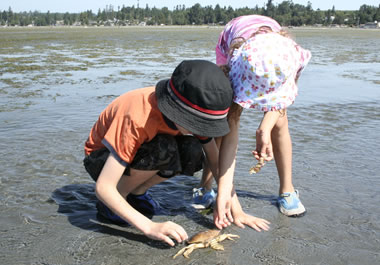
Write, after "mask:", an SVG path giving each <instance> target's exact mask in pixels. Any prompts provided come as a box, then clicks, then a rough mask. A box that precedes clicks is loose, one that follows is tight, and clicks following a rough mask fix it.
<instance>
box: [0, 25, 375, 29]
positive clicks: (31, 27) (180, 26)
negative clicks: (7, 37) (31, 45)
mask: <svg viewBox="0 0 380 265" xmlns="http://www.w3.org/2000/svg"><path fill="white" fill-rule="evenodd" d="M17 28H20V29H48V28H51V29H54V28H62V29H87V28H88V29H96V28H99V29H127V28H141V29H144V28H146V29H154V28H157V29H165V28H173V29H176V28H189V29H191V28H205V29H206V28H215V29H223V28H224V25H220V26H219V25H149V26H148V25H147V26H139V25H131V26H65V25H57V26H0V30H1V29H17ZM283 28H284V29H287V30H297V29H360V30H362V29H365V30H380V28H367V27H361V26H359V27H349V26H339V25H335V26H310V25H307V26H289V27H287V26H283Z"/></svg>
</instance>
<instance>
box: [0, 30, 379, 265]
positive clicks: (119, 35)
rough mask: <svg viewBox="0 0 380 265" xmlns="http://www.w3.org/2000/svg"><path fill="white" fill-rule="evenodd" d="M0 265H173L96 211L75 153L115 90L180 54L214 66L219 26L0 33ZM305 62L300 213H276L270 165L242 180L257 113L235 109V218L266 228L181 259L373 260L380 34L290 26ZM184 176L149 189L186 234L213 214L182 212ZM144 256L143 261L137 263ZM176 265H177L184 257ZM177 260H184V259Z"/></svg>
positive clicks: (154, 74) (143, 80) (295, 121)
mask: <svg viewBox="0 0 380 265" xmlns="http://www.w3.org/2000/svg"><path fill="white" fill-rule="evenodd" d="M0 31H1V33H0V36H1V37H0V60H1V62H2V63H1V64H0V124H1V126H0V147H1V148H0V163H1V169H2V170H1V174H0V194H1V195H0V210H1V213H2V215H1V219H0V224H1V229H0V232H1V238H2V239H1V241H0V245H1V250H0V263H1V264H75V263H77V264H78V263H79V264H91V263H96V264H101V263H104V264H120V263H122V264H145V263H146V262H147V260H149V261H148V262H149V263H151V264H156V263H161V264H172V263H171V258H170V257H171V256H172V255H173V254H174V253H176V252H177V248H178V249H179V248H180V247H181V246H177V248H176V249H173V248H169V247H167V246H165V245H163V244H162V243H159V242H157V241H153V240H149V239H147V238H146V237H145V236H143V235H142V234H141V233H139V232H138V231H137V230H135V229H133V228H131V227H118V226H115V225H111V224H107V223H106V222H104V220H100V219H98V218H97V215H96V208H95V203H96V196H95V194H94V184H93V183H92V181H91V179H90V177H89V176H88V175H87V173H86V172H85V170H84V168H83V166H82V159H83V144H84V142H85V140H86V138H87V136H88V133H89V130H90V128H91V126H92V125H93V123H94V122H95V120H96V119H97V117H98V115H99V113H100V112H101V111H102V110H103V109H104V108H105V107H106V106H107V105H108V104H109V103H110V102H111V101H112V100H113V99H114V98H115V97H117V96H118V95H120V94H122V93H124V92H126V91H128V90H131V89H134V88H138V87H143V86H148V85H154V84H155V83H156V82H157V81H158V80H161V79H164V78H168V77H169V76H170V74H171V72H172V70H173V69H174V67H175V66H176V65H177V64H178V63H179V62H180V61H181V60H183V59H190V58H191V59H194V58H203V59H209V60H211V61H214V50H213V49H214V47H215V43H216V40H217V38H218V34H219V32H220V31H221V28H199V27H194V28H192V27H186V28H166V27H159V28H150V27H146V28H87V29H85V28H53V29H49V28H43V29H42V28H38V29H26V28H16V29H1V30H0ZM292 31H293V33H294V35H295V36H296V37H297V41H298V42H299V43H300V44H301V45H302V46H303V47H305V48H308V49H310V50H311V51H312V53H313V58H312V61H311V63H310V65H309V66H308V67H307V68H306V70H305V72H304V73H303V75H302V77H301V79H300V82H299V86H300V94H299V96H298V97H297V100H296V103H295V104H294V106H292V107H290V108H289V120H290V130H291V134H292V140H293V150H294V158H293V161H294V163H293V167H294V170H293V171H294V183H295V185H296V187H297V188H298V189H299V190H300V193H301V197H302V200H303V202H304V204H305V206H306V208H307V210H308V214H307V215H306V216H305V217H303V218H299V219H292V218H287V217H284V216H282V215H281V214H280V213H279V212H278V210H277V208H276V207H275V199H276V195H277V189H278V179H277V173H276V168H275V166H274V162H270V163H268V164H267V165H266V166H265V167H264V168H263V169H262V171H261V172H260V173H259V174H257V175H255V176H251V175H249V173H248V170H249V168H250V167H251V166H252V165H253V163H254V161H253V158H252V156H251V150H252V149H253V147H254V145H255V139H254V132H255V129H256V128H257V126H258V123H259V121H260V118H261V114H260V113H257V112H254V111H244V112H243V116H242V121H241V131H240V144H239V151H238V157H237V158H238V159H237V167H236V174H235V185H236V189H237V193H238V195H239V198H240V201H241V203H242V206H243V208H244V210H245V211H247V212H248V213H250V214H253V215H255V216H259V217H263V218H266V219H268V220H269V221H271V223H272V225H271V227H272V229H271V231H269V232H265V233H264V232H263V233H257V232H254V231H253V230H251V229H248V228H247V229H245V230H241V229H238V228H237V227H236V226H232V227H230V228H228V230H229V232H233V233H235V234H239V235H240V236H241V238H240V239H239V240H237V241H236V242H231V243H227V244H226V246H225V247H226V251H224V252H218V253H217V254H216V253H215V252H211V251H207V250H205V251H199V252H196V253H193V255H192V259H191V260H189V261H187V260H182V261H183V264H296V263H298V264H359V263H360V264H377V263H378V261H379V260H380V257H379V253H380V249H379V237H380V221H379V220H380V215H379V211H378V207H377V205H378V204H379V203H380V195H379V192H378V191H379V187H380V178H379V173H378V172H380V166H379V163H378V161H377V157H378V150H379V148H380V142H379V141H378V131H379V130H380V111H379V107H378V105H379V101H380V93H379V82H380V72H379V71H380V70H379V69H380V67H379V66H380V65H379V64H380V59H379V57H378V50H377V49H378V47H379V46H380V31H375V30H353V29H294V30H292ZM198 181H199V174H198V175H197V176H196V177H186V176H178V177H176V178H173V179H171V180H168V181H167V182H166V183H162V184H160V185H158V186H156V187H154V188H152V194H153V196H154V198H155V199H157V200H158V201H159V203H160V204H161V205H162V206H163V208H164V209H165V210H166V211H165V212H164V213H163V214H162V215H159V216H155V217H154V219H153V220H154V221H160V222H161V221H167V220H171V221H173V222H176V223H178V224H180V225H182V226H183V227H184V228H185V229H186V231H187V233H188V234H189V235H192V234H194V233H195V232H198V231H200V230H203V229H206V228H209V227H210V226H211V225H212V215H202V214H200V213H198V212H196V211H195V210H193V209H192V208H190V207H189V206H188V203H189V202H190V200H191V195H192V188H193V187H194V186H196V185H197V183H198ZM147 253H148V254H147ZM182 261H181V262H182ZM186 262H187V263H186Z"/></svg>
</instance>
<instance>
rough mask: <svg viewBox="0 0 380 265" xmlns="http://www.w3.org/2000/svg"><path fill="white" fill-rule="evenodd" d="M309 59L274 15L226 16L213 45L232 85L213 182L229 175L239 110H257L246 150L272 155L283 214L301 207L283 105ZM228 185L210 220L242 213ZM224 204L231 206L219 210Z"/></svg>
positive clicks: (289, 100) (292, 95) (300, 211)
mask: <svg viewBox="0 0 380 265" xmlns="http://www.w3.org/2000/svg"><path fill="white" fill-rule="evenodd" d="M310 58H311V53H310V51H308V50H305V49H303V48H301V47H300V46H299V45H298V44H297V43H295V42H294V41H293V40H292V39H290V38H289V37H288V35H287V34H286V32H284V31H283V30H282V28H281V26H280V25H279V24H278V23H277V22H276V21H275V20H273V19H271V18H269V17H265V16H259V15H248V16H241V17H238V18H235V19H233V20H231V21H230V22H229V23H228V24H227V25H226V26H225V28H224V30H223V31H222V32H221V34H220V37H219V41H218V43H217V46H216V63H217V64H218V65H219V66H220V67H221V68H222V69H223V70H224V72H225V73H226V74H228V76H229V77H230V81H231V85H232V87H233V89H234V98H233V101H234V103H233V104H232V106H231V109H230V113H229V125H230V133H229V134H228V135H226V136H224V137H223V138H222V142H221V145H220V158H219V159H220V162H219V165H220V168H219V183H223V180H224V179H225V180H226V181H228V180H231V179H232V175H233V174H234V169H235V159H236V158H235V156H236V151H237V145H238V129H239V120H240V115H241V113H242V111H243V109H244V108H245V109H250V108H251V109H257V110H259V111H262V112H263V118H262V121H261V123H260V125H259V127H258V129H257V130H256V148H255V150H254V151H252V153H253V155H254V157H255V158H256V159H257V160H259V159H260V158H261V157H264V158H265V161H270V160H272V159H273V158H275V162H276V166H277V171H278V175H279V179H280V188H279V197H278V206H279V209H280V211H281V212H282V213H283V214H285V215H287V216H301V215H303V214H304V213H305V212H306V210H305V207H304V206H303V204H302V203H301V201H300V199H299V193H298V191H297V190H296V189H295V188H294V186H293V183H292V144H291V137H290V134H289V129H288V119H287V114H286V108H287V107H288V106H290V105H291V104H292V103H293V102H294V100H295V97H296V96H297V92H298V88H297V80H298V78H299V76H300V73H301V71H302V70H303V69H304V67H305V66H306V65H307V63H308V62H309V60H310ZM204 181H206V180H204ZM228 185H229V186H230V187H231V191H232V200H231V199H230V198H231V197H230V196H231V194H230V193H228V192H227V189H225V190H219V189H218V196H219V197H220V198H218V205H217V209H218V214H217V215H218V216H214V217H215V224H217V223H218V222H221V223H223V221H222V220H225V219H226V217H227V218H228V219H229V220H230V221H233V222H235V223H236V219H238V220H239V218H240V216H241V214H242V213H241V211H236V210H235V209H234V201H236V200H234V199H233V197H234V196H236V194H235V192H234V189H233V184H232V183H231V181H230V183H228ZM230 200H231V201H230ZM221 202H224V203H221ZM226 203H227V205H228V204H230V205H231V208H230V209H221V207H222V205H226ZM219 204H220V205H219ZM223 211H224V215H223ZM224 223H225V222H224Z"/></svg>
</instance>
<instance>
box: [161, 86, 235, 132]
mask: <svg viewBox="0 0 380 265" xmlns="http://www.w3.org/2000/svg"><path fill="white" fill-rule="evenodd" d="M168 85H169V79H167V80H161V81H159V82H158V83H157V85H156V97H157V104H158V108H159V109H160V111H161V112H162V113H163V114H164V115H165V116H166V117H167V118H168V119H169V120H171V121H173V122H174V123H177V124H178V125H180V126H182V127H183V128H185V129H186V130H188V131H190V132H191V133H193V134H195V135H199V136H205V137H219V136H223V135H226V134H227V133H229V131H230V128H229V126H228V121H227V117H224V118H222V119H217V120H211V119H207V118H204V117H199V116H197V115H195V114H193V113H191V112H189V111H187V110H186V109H184V108H182V107H181V106H179V105H178V104H177V103H176V102H175V101H174V100H173V99H172V98H171V96H170V94H169V92H168V90H167V86H168Z"/></svg>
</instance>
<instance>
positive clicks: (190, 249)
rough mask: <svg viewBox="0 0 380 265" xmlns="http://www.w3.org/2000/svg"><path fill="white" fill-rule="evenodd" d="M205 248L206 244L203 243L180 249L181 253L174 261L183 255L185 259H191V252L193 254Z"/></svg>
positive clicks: (179, 252)
mask: <svg viewBox="0 0 380 265" xmlns="http://www.w3.org/2000/svg"><path fill="white" fill-rule="evenodd" d="M204 247H205V244H203V243H198V244H191V245H188V246H187V247H184V248H182V249H180V251H178V252H177V254H175V255H174V256H173V259H175V258H176V257H178V256H179V255H181V254H182V253H183V256H184V257H185V258H189V255H190V254H191V252H193V250H194V249H197V248H204Z"/></svg>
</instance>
